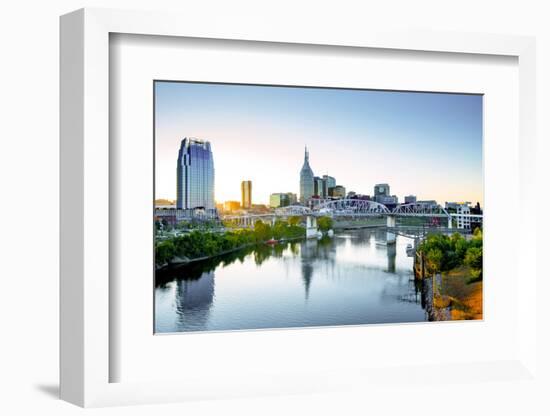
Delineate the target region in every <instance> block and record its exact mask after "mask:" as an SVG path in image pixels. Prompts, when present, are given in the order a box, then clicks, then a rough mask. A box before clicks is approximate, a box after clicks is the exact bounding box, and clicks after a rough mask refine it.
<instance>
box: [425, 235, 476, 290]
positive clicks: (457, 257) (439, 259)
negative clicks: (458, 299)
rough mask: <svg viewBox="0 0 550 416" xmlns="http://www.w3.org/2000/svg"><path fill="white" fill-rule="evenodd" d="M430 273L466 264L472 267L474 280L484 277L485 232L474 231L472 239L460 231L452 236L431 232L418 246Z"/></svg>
mask: <svg viewBox="0 0 550 416" xmlns="http://www.w3.org/2000/svg"><path fill="white" fill-rule="evenodd" d="M417 250H418V252H419V253H420V254H421V255H422V256H423V257H424V260H425V264H426V267H427V270H428V272H429V273H441V272H447V271H449V270H452V269H454V268H456V267H460V266H463V265H466V266H468V267H469V268H470V273H471V275H472V280H481V279H482V278H483V232H482V231H481V229H480V228H477V229H476V230H475V231H474V235H473V236H472V238H471V239H466V238H465V237H464V236H462V235H461V234H459V233H454V234H452V235H451V236H448V235H443V234H430V235H428V237H427V238H426V239H425V240H424V241H423V242H422V243H421V244H420V245H419V246H418V248H417Z"/></svg>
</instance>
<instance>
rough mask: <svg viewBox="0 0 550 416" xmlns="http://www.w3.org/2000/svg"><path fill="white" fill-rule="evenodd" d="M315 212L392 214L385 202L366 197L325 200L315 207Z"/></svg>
mask: <svg viewBox="0 0 550 416" xmlns="http://www.w3.org/2000/svg"><path fill="white" fill-rule="evenodd" d="M314 212H315V213H319V214H321V213H323V212H326V213H327V214H333V215H334V214H336V215H347V214H348V215H352V214H363V215H364V214H369V215H383V214H390V213H391V212H390V210H389V209H388V207H387V206H385V205H384V204H380V203H379V202H375V201H370V200H366V199H351V198H343V199H335V200H332V201H327V202H323V203H321V204H319V205H317V206H315V208H314Z"/></svg>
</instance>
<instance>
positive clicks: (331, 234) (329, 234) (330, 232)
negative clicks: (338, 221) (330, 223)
mask: <svg viewBox="0 0 550 416" xmlns="http://www.w3.org/2000/svg"><path fill="white" fill-rule="evenodd" d="M327 235H328V236H329V237H332V236H333V235H334V231H333V230H332V229H330V230H328V231H327Z"/></svg>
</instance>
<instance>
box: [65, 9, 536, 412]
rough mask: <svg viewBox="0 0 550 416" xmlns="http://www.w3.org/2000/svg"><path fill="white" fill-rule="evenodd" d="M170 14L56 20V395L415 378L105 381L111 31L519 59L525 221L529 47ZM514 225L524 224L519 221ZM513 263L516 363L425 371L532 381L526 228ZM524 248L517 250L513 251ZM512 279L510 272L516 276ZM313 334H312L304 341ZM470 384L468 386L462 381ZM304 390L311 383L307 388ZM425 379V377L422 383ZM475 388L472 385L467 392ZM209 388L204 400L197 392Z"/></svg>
mask: <svg viewBox="0 0 550 416" xmlns="http://www.w3.org/2000/svg"><path fill="white" fill-rule="evenodd" d="M182 21H185V16H179V15H174V14H168V13H151V12H137V11H136V12H134V11H131V12H130V11H118V10H106V9H82V10H78V11H76V12H73V13H70V14H68V15H65V16H63V17H62V18H61V201H60V206H61V230H60V238H61V278H60V279H61V280H60V286H61V305H60V319H61V339H60V350H61V351H60V354H61V355H60V359H61V370H60V373H61V390H60V393H61V397H62V399H64V400H67V401H69V402H72V403H75V404H77V405H80V406H86V407H87V406H106V405H117V404H137V403H158V402H166V401H181V400H190V399H194V398H209V397H242V396H250V395H254V394H278V393H285V392H286V393H300V392H322V391H332V390H338V389H341V388H343V385H342V383H341V382H340V380H341V378H342V377H352V378H353V379H354V380H355V382H356V383H357V385H358V386H361V385H364V386H367V385H374V384H376V383H380V382H382V383H387V382H390V381H391V380H392V379H393V378H395V377H400V378H402V379H404V380H410V383H413V381H412V380H417V379H418V377H419V374H422V373H423V368H422V367H423V366H422V365H419V366H418V368H415V369H411V368H403V369H399V368H379V369H375V368H372V367H370V369H369V372H368V374H367V373H364V372H361V371H353V370H350V369H349V368H347V369H346V368H342V369H336V370H332V371H333V373H331V377H329V378H327V379H326V380H323V381H321V380H319V379H318V377H317V376H318V375H317V374H314V373H311V374H309V375H307V374H306V375H304V376H303V377H296V376H295V375H293V374H290V373H287V374H285V373H284V372H283V373H281V374H279V375H277V376H276V377H273V376H272V377H270V378H265V379H262V380H260V379H257V380H238V382H235V378H234V375H233V374H220V377H219V380H217V381H216V382H214V383H213V382H212V380H211V379H210V380H205V379H202V380H201V379H200V378H196V377H195V378H193V379H192V380H191V379H190V380H188V381H187V382H174V381H171V382H170V381H168V380H167V381H158V380H157V381H147V382H111V381H112V380H111V379H112V377H111V374H110V365H111V364H112V363H113V362H114V361H115V360H118V359H120V357H117V356H116V354H115V353H114V351H113V350H112V349H111V348H110V338H111V337H112V335H113V334H112V333H110V309H111V310H112V309H113V308H115V307H116V305H113V304H112V302H113V299H112V298H111V297H110V296H109V293H110V291H112V287H110V281H109V275H110V267H111V263H110V260H109V255H110V253H109V226H110V205H109V200H110V195H109V189H110V186H109V185H110V169H112V168H113V167H112V166H110V164H111V163H112V161H111V160H110V158H109V136H110V131H109V94H110V84H109V81H110V79H109V36H110V34H113V33H123V34H136V35H155V36H171V37H188V38H206V39H226V40H245V41H255V42H280V43H287V44H303V45H332V46H334V47H342V48H345V47H355V48H381V49H387V50H410V51H431V52H437V53H452V54H474V55H475V54H482V55H504V56H510V57H515V58H517V59H518V67H519V114H518V117H519V137H520V141H519V144H520V150H519V161H518V162H519V172H520V175H519V178H518V181H519V190H518V195H519V197H520V198H521V204H520V210H521V212H523V213H524V214H526V213H527V209H528V207H529V206H530V204H531V203H532V200H533V198H534V196H535V192H534V190H533V184H532V182H531V181H530V178H532V177H533V175H534V172H535V139H536V137H535V130H534V128H535V127H534V126H535V120H534V117H535V116H534V115H535V42H534V39H533V38H529V37H518V36H507V35H487V34H465V33H428V32H401V33H400V32H395V31H388V32H380V31H376V30H370V31H369V30H368V29H367V30H365V29H363V28H358V29H357V31H349V32H345V33H335V32H330V31H327V32H325V31H308V32H307V33H306V32H304V31H301V30H299V29H294V30H290V29H289V30H284V31H283V30H281V29H280V27H278V25H276V24H271V25H270V24H264V25H261V27H259V26H253V27H250V28H244V27H240V28H239V31H238V32H236V31H235V30H234V28H233V27H232V26H231V24H229V23H227V24H223V22H222V23H220V22H218V24H216V25H215V26H214V27H206V26H204V25H203V24H202V23H200V22H192V21H185V24H182ZM521 218H522V219H521V220H520V221H522V222H523V224H525V225H527V224H528V220H529V221H531V220H532V218H533V214H531V215H530V217H529V219H528V216H527V215H521ZM522 228H523V232H522V235H521V237H520V240H521V241H520V242H519V244H518V247H517V250H518V253H517V255H518V258H519V262H520V267H521V269H522V270H523V271H524V272H526V273H524V276H523V278H522V279H523V280H524V282H525V284H524V285H523V286H522V287H521V288H518V291H517V304H518V314H517V316H516V319H517V320H518V321H519V322H521V323H522V324H521V325H520V326H519V327H518V330H519V334H518V346H517V349H516V350H515V351H516V352H517V354H513V355H510V357H508V358H507V359H506V360H502V359H501V360H499V361H482V362H472V363H467V364H464V363H462V364H456V363H453V362H441V363H440V364H438V365H437V366H436V367H437V368H436V369H435V370H434V367H433V365H432V367H431V370H432V371H445V369H451V370H452V371H453V372H454V373H455V376H456V377H460V375H461V374H462V375H463V377H464V378H465V379H466V378H467V377H470V378H471V374H472V373H474V374H477V373H479V374H483V377H480V378H479V380H481V379H483V378H484V377H485V378H486V377H488V374H489V375H490V376H491V377H493V376H494V377H496V378H498V377H499V376H498V375H501V376H502V377H504V378H505V379H508V380H509V379H512V380H516V379H517V380H524V379H525V378H529V377H533V376H534V375H535V374H536V355H535V349H536V329H537V328H536V320H535V319H534V316H535V311H536V302H535V289H534V288H535V287H536V279H537V270H536V267H535V264H536V262H535V259H536V250H532V249H531V246H530V245H528V244H526V243H528V242H532V241H535V240H536V234H535V233H536V231H535V229H534V228H533V227H528V226H525V227H522ZM522 243H523V244H522ZM517 272H518V271H517V270H511V271H510V273H517ZM315 336H319V334H318V333H314V332H310V333H307V334H304V335H303V337H315ZM467 375H468V376H467ZM308 380H309V381H310V383H308V382H307V381H308ZM422 380H423V379H422ZM477 380H478V379H476V378H475V377H474V378H473V379H472V382H476V381H477ZM213 384H214V385H215V388H213V389H211V390H210V391H208V392H207V391H206V387H207V386H210V387H212V385H213Z"/></svg>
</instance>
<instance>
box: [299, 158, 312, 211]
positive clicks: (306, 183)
mask: <svg viewBox="0 0 550 416" xmlns="http://www.w3.org/2000/svg"><path fill="white" fill-rule="evenodd" d="M313 178H314V176H313V171H312V170H311V167H310V166H309V152H308V151H307V147H306V149H305V154H304V164H303V166H302V170H301V171H300V202H301V203H302V204H305V203H307V201H308V199H309V198H311V197H312V196H313V195H314V194H315V183H314V180H313Z"/></svg>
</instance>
